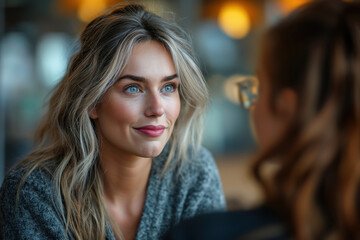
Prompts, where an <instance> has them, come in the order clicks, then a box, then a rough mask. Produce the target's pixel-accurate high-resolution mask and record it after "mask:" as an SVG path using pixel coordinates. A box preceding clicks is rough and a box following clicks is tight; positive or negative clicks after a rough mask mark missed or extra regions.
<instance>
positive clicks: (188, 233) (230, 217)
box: [165, 206, 290, 240]
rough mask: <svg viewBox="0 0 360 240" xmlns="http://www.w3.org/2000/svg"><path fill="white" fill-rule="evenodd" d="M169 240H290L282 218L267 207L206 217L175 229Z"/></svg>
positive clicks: (202, 216) (171, 232) (198, 217)
mask: <svg viewBox="0 0 360 240" xmlns="http://www.w3.org/2000/svg"><path fill="white" fill-rule="evenodd" d="M165 239H166V240H185V239H186V240H200V239H206V240H215V239H216V240H218V239H221V240H235V239H236V240H237V239H239V240H247V239H251V240H255V239H257V240H260V239H261V240H285V239H290V238H289V236H288V233H287V231H286V227H285V226H284V224H283V223H282V221H281V220H280V218H279V217H278V216H277V215H276V214H275V213H274V212H273V211H271V210H270V209H269V208H268V207H266V206H261V207H258V208H254V209H251V210H241V211H232V212H218V213H212V214H205V215H201V216H197V217H194V218H192V219H189V220H186V221H184V222H182V223H180V224H179V225H177V226H176V227H175V228H173V229H172V230H171V231H170V232H169V233H168V234H167V235H166V237H165Z"/></svg>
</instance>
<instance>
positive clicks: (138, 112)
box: [90, 41, 180, 239]
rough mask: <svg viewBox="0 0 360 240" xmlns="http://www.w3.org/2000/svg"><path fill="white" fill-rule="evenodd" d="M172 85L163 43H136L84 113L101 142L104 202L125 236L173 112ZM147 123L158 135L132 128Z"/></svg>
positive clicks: (131, 233) (176, 100) (176, 104)
mask: <svg viewBox="0 0 360 240" xmlns="http://www.w3.org/2000/svg"><path fill="white" fill-rule="evenodd" d="M178 85H179V80H178V78H177V75H176V69H175V66H174V63H173V60H172V57H171V55H170V53H169V52H168V51H167V50H166V49H165V47H164V46H163V45H161V44H160V43H158V42H156V41H147V42H143V43H139V44H137V45H136V46H135V47H134V49H133V51H132V54H131V56H130V59H129V62H128V64H127V65H126V66H125V69H124V70H123V72H122V73H121V75H120V76H119V80H118V81H117V82H116V83H115V85H114V86H113V87H112V88H110V89H109V90H108V91H107V92H106V93H105V95H104V97H103V99H102V101H101V103H100V104H98V106H97V107H96V108H95V109H93V110H92V111H91V113H90V117H91V118H93V119H94V120H95V122H96V128H97V131H98V136H99V140H100V143H101V145H100V146H101V149H100V156H101V159H100V164H101V166H102V168H103V169H104V176H103V178H104V190H105V202H106V204H107V207H108V209H109V212H110V214H111V215H112V217H113V219H114V220H115V222H116V223H117V225H118V226H119V227H120V229H121V231H122V233H123V235H124V237H125V239H134V238H135V236H136V232H137V229H138V226H139V223H140V218H141V214H142V210H143V207H144V204H145V197H146V186H147V181H148V177H149V174H150V169H151V162H152V158H153V157H155V156H158V155H159V154H160V153H161V151H162V150H163V148H164V146H165V144H166V143H167V141H168V140H169V138H170V136H171V133H172V131H173V127H174V124H175V122H176V120H177V118H178V116H179V113H180V96H179V93H178ZM148 125H153V126H160V125H162V126H164V127H165V128H164V130H163V131H162V134H161V135H160V136H149V135H147V134H145V133H144V132H141V131H139V130H138V129H139V128H142V127H144V126H148ZM160 132H161V131H160Z"/></svg>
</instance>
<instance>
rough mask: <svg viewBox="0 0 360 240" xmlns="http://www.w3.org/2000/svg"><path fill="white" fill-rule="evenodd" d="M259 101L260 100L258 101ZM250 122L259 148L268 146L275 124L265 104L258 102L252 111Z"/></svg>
mask: <svg viewBox="0 0 360 240" xmlns="http://www.w3.org/2000/svg"><path fill="white" fill-rule="evenodd" d="M259 100H260V99H259ZM252 121H253V125H254V131H255V137H256V140H257V142H258V144H259V147H260V148H263V147H264V146H267V145H269V144H270V142H271V141H272V139H273V137H274V131H273V130H274V128H275V122H274V121H273V118H272V116H271V113H270V111H269V109H268V108H267V107H266V106H265V103H263V102H261V100H260V101H258V103H257V104H256V106H255V109H254V110H253V111H252Z"/></svg>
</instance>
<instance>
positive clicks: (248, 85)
mask: <svg viewBox="0 0 360 240" xmlns="http://www.w3.org/2000/svg"><path fill="white" fill-rule="evenodd" d="M237 87H238V96H239V102H240V105H241V106H242V107H243V108H244V109H246V110H251V109H253V108H254V105H255V102H256V99H257V97H258V93H259V82H258V79H257V78H256V77H253V76H249V77H246V78H243V79H242V80H241V81H239V82H237Z"/></svg>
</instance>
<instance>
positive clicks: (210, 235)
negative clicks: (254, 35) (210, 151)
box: [169, 0, 360, 240]
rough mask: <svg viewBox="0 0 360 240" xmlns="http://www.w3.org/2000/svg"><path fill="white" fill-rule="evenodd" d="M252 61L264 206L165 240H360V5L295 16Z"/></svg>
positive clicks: (210, 218) (312, 9) (203, 222)
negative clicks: (255, 72) (254, 63)
mask: <svg viewBox="0 0 360 240" xmlns="http://www.w3.org/2000/svg"><path fill="white" fill-rule="evenodd" d="M259 59H260V60H259V65H258V79H259V86H260V91H259V96H258V99H257V101H255V102H254V103H255V104H254V107H255V108H254V110H253V120H254V127H255V130H256V135H257V138H258V142H259V148H260V154H259V156H258V157H257V158H256V161H255V164H254V174H255V176H256V178H257V180H258V181H259V182H260V183H261V185H262V187H263V190H264V195H265V204H264V205H263V206H261V207H258V208H255V209H251V210H248V211H235V212H229V213H221V214H214V215H207V216H205V217H201V218H195V219H193V220H191V221H189V222H186V223H184V224H183V225H182V226H179V227H178V228H176V229H174V231H173V232H172V233H171V234H170V235H171V237H169V238H171V239H298V240H303V239H314V240H315V239H331V240H332V239H339V240H340V239H341V240H342V239H360V228H359V226H360V202H359V197H360V195H359V194H360V3H359V2H350V1H346V2H345V1H340V0H335V1H315V2H313V3H309V4H307V5H305V6H303V7H301V8H299V9H298V10H296V11H295V12H294V13H292V14H291V15H290V16H289V17H287V18H286V19H284V20H283V21H281V22H280V23H278V24H277V25H276V26H274V27H272V28H271V29H270V30H269V31H268V32H267V33H266V35H265V37H264V39H263V42H262V48H261V54H260V58H259ZM240 86H241V84H240ZM253 86H255V85H253ZM246 89H247V90H249V89H251V88H248V87H247V88H246ZM244 90H245V88H244V89H241V90H240V91H241V94H240V96H241V97H242V99H243V100H244V102H246V101H247V100H248V99H249V98H247V97H246V96H251V94H250V93H251V92H252V91H249V92H244ZM254 92H255V91H254ZM244 106H248V105H247V104H244Z"/></svg>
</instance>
